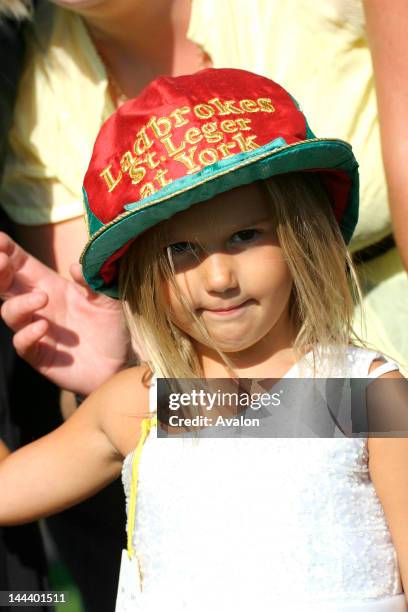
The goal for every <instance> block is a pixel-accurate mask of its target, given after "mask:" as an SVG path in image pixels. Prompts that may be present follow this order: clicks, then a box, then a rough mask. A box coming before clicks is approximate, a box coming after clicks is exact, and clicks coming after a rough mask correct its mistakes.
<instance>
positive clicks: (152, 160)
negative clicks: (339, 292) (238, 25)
mask: <svg viewBox="0 0 408 612" xmlns="http://www.w3.org/2000/svg"><path fill="white" fill-rule="evenodd" d="M295 171H314V172H318V173H319V176H320V177H321V180H322V182H323V184H324V186H325V188H326V190H327V192H328V194H329V197H330V200H331V202H332V205H333V210H334V214H335V216H336V219H337V221H338V223H339V225H340V228H341V231H342V234H343V237H344V240H345V242H346V243H348V242H349V240H350V238H351V236H352V233H353V231H354V228H355V225H356V223H357V219H358V164H357V161H356V159H355V157H354V155H353V152H352V149H351V146H350V145H349V144H348V143H346V142H344V141H342V140H339V139H336V138H316V137H315V136H314V134H313V132H312V131H311V129H310V128H309V126H308V123H307V121H306V118H305V116H304V115H303V113H302V111H301V110H300V108H299V106H298V104H297V103H296V101H295V100H294V99H293V98H292V96H291V95H290V94H289V93H288V92H287V91H286V90H285V89H283V87H281V86H280V85H278V84H277V83H275V82H273V81H271V80H270V79H267V78H265V77H262V76H259V75H256V74H253V73H251V72H247V71H245V70H237V69H230V68H228V69H227V68H225V69H224V68H220V69H215V68H209V69H206V70H202V71H200V72H197V73H196V74H192V75H186V76H179V77H167V76H164V77H160V78H158V79H156V80H154V81H153V82H152V83H150V85H148V86H147V87H146V88H145V89H144V90H143V91H142V92H141V94H140V95H139V96H138V97H137V98H134V99H132V100H129V101H128V102H126V103H125V104H123V105H122V106H121V107H120V108H119V109H118V110H117V111H116V112H115V113H114V114H113V115H111V117H110V118H109V119H108V120H107V121H106V122H105V123H104V124H103V126H102V128H101V130H100V132H99V135H98V137H97V139H96V142H95V146H94V149H93V153H92V157H91V161H90V163H89V167H88V170H87V172H86V175H85V179H84V186H83V196H84V204H85V210H86V218H87V225H88V232H89V241H88V243H87V244H86V246H85V248H84V251H83V253H82V255H81V259H80V261H81V263H82V266H83V271H84V276H85V278H86V280H87V282H88V284H89V285H90V286H91V287H92V288H93V289H94V290H95V291H97V292H100V293H104V294H106V295H109V296H111V297H118V287H117V277H118V267H119V260H120V258H121V257H122V255H123V254H124V252H125V251H126V249H127V248H128V247H129V246H130V244H131V243H132V241H133V240H134V239H135V238H136V237H137V236H140V234H142V233H143V232H145V231H146V230H147V229H149V228H150V227H152V226H154V225H156V224H157V223H159V222H160V221H163V220H164V219H168V218H169V217H172V216H173V215H175V214H176V213H178V212H180V211H182V210H185V209H187V208H189V207H190V206H192V205H193V204H197V203H198V202H203V201H204V200H208V199H210V198H212V197H214V196H215V195H217V194H219V193H222V192H225V191H228V190H230V189H233V188H234V187H238V186H240V185H245V184H247V183H252V182H254V181H257V180H260V179H266V178H269V177H272V176H274V175H276V174H284V173H288V172H295Z"/></svg>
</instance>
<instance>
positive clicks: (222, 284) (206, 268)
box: [201, 252, 238, 293]
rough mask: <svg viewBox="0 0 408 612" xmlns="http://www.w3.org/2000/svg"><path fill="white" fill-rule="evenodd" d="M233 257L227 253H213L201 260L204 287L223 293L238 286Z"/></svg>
mask: <svg viewBox="0 0 408 612" xmlns="http://www.w3.org/2000/svg"><path fill="white" fill-rule="evenodd" d="M232 259H233V258H232V257H231V256H230V255H228V254H226V253H220V252H217V253H211V254H210V255H207V256H206V257H205V258H204V260H203V261H202V262H201V266H202V276H203V278H202V280H203V285H204V288H205V289H206V290H207V291H209V292H211V291H216V292H217V293H223V292H224V291H227V290H228V289H234V288H235V287H237V286H238V279H237V275H236V270H235V266H234V262H233V261H232Z"/></svg>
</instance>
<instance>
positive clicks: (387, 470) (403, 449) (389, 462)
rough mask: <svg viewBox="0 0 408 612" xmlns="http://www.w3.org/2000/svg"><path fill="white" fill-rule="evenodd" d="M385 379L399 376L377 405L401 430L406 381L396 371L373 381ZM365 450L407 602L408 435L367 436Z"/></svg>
mask: <svg viewBox="0 0 408 612" xmlns="http://www.w3.org/2000/svg"><path fill="white" fill-rule="evenodd" d="M379 363H381V362H379ZM384 378H390V379H391V378H394V379H400V380H396V382H397V384H396V385H395V386H392V383H391V381H389V382H390V386H389V385H388V384H387V382H386V383H385V384H384V385H383V388H382V389H381V388H380V391H381V395H382V394H384V399H382V401H381V402H379V405H380V404H381V405H382V409H383V410H384V409H387V412H388V416H387V418H386V420H385V419H384V420H383V423H384V425H386V424H387V423H388V424H389V423H390V422H391V421H390V419H393V420H394V422H395V423H398V424H399V425H398V427H399V428H401V429H400V431H401V430H402V427H404V426H405V427H406V424H407V422H408V381H405V382H406V383H407V384H406V386H405V384H403V383H402V382H400V381H402V380H403V377H402V376H401V375H400V374H399V373H398V372H389V373H388V374H384V375H383V376H381V377H380V378H378V379H377V380H376V383H375V384H378V383H380V381H381V380H382V379H384ZM380 384H381V383H380ZM370 387H371V385H370ZM387 398H388V399H387ZM405 415H406V416H405ZM378 422H380V417H379V418H378ZM404 424H405V425H404ZM400 435H402V434H400ZM406 435H407V436H408V433H407V434H406ZM368 452H369V464H368V465H369V470H370V476H371V480H372V482H373V484H374V487H375V490H376V492H377V495H378V497H379V499H380V501H381V504H382V506H383V508H384V512H385V516H386V519H387V523H388V526H389V529H390V533H391V537H392V540H393V543H394V546H395V549H396V551H397V557H398V564H399V570H400V575H401V581H402V585H403V588H404V592H405V596H406V599H407V601H408V437H399V438H396V437H388V438H369V439H368Z"/></svg>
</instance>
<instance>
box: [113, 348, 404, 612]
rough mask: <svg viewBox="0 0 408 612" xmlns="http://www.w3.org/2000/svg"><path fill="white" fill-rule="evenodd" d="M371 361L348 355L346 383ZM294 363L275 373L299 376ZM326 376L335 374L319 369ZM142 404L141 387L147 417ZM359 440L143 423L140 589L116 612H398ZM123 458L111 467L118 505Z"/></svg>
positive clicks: (393, 567)
mask: <svg viewBox="0 0 408 612" xmlns="http://www.w3.org/2000/svg"><path fill="white" fill-rule="evenodd" d="M374 358H378V355H377V354H376V353H374V352H370V351H367V350H364V349H357V348H350V349H349V350H348V354H347V361H346V367H347V368H348V371H349V376H352V377H359V378H360V377H361V378H362V377H366V376H367V375H368V370H369V366H370V364H371V362H372V360H373V359H374ZM298 366H299V364H297V366H296V367H294V368H292V369H291V370H290V371H289V372H288V373H287V377H296V376H297V375H299V367H298ZM387 369H398V366H397V365H396V364H393V363H390V365H389V366H388V368H387ZM383 370H384V368H383V369H382V371H383ZM319 375H321V376H323V375H324V372H321V371H319ZM326 375H327V373H326ZM336 375H337V376H344V367H342V368H341V369H338V370H337V372H336V371H330V376H332V377H335V376H336ZM372 377H373V376H372ZM153 383H154V384H155V378H154V379H153ZM154 397H155V388H154V386H153V387H152V394H151V406H150V409H151V410H152V411H154V410H155V405H154ZM366 442H367V440H366V439H364V438H344V437H343V438H334V439H333V438H283V439H282V438H281V439H279V438H276V439H275V438H274V439H271V438H261V439H259V438H228V439H219V438H200V439H199V440H198V441H197V440H193V439H187V438H177V439H163V438H157V431H156V429H155V428H153V429H152V430H151V432H150V435H149V436H148V438H147V439H146V441H145V444H144V447H143V450H142V454H141V459H140V464H139V480H138V491H137V512H136V519H135V528H134V534H133V544H134V548H135V550H136V554H137V556H138V559H139V562H140V567H141V568H142V572H143V590H142V591H141V592H140V596H139V597H137V598H136V601H132V603H131V605H130V604H129V607H126V603H122V607H121V609H120V610H118V609H117V612H127V610H132V611H133V612H136V611H138V610H140V611H143V612H148V611H150V610H151V611H152V612H153V610H159V609H165V610H166V611H174V612H176V611H177V612H179V611H181V610H188V611H189V612H190V611H191V612H201V611H203V612H204V610H206V611H207V612H208V611H209V610H211V609H213V610H221V609H223V610H226V611H230V610H234V612H238V611H241V610H242V611H244V610H245V611H246V612H247V611H248V610H251V611H252V610H255V611H256V612H261V611H262V612H263V611H264V610H265V612H266V610H268V611H270V610H272V609H278V608H276V607H275V606H276V605H279V606H280V610H292V609H293V610H295V609H302V610H303V609H304V610H312V611H313V612H315V611H316V612H317V611H318V610H319V611H320V610H322V611H323V610H332V609H333V610H336V611H340V610H350V612H351V611H352V610H356V611H357V610H367V611H368V610H377V609H378V611H379V612H380V610H381V611H383V612H405V610H406V609H407V608H406V604H405V599H404V595H403V594H402V586H401V581H400V576H399V571H398V563H397V557H396V551H395V548H394V546H393V543H392V539H391V535H390V532H389V529H388V525H387V521H386V518H385V515H384V511H383V508H382V506H381V503H380V501H379V499H378V497H377V495H376V492H375V489H374V486H373V483H372V482H371V479H370V476H369V471H368V453H367V445H366ZM132 457H133V453H129V455H128V456H127V457H126V459H125V461H124V464H123V470H122V480H123V485H124V490H125V494H126V507H127V509H128V506H129V492H130V481H131V462H132ZM123 595H124V597H122V602H123V601H124V602H126V594H123ZM255 604H256V605H255ZM271 606H273V607H271ZM299 606H300V607H299ZM367 606H368V607H367Z"/></svg>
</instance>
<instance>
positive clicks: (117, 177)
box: [99, 98, 275, 198]
mask: <svg viewBox="0 0 408 612" xmlns="http://www.w3.org/2000/svg"><path fill="white" fill-rule="evenodd" d="M258 112H264V113H273V112H275V107H274V106H273V104H272V101H271V99H270V98H258V99H257V100H249V99H245V100H240V101H239V102H235V100H226V101H221V100H220V99H219V98H213V99H212V100H208V102H205V103H201V104H196V105H195V106H194V107H189V106H182V107H180V108H176V109H175V110H174V111H172V112H171V113H170V114H169V115H168V116H165V117H151V118H150V119H149V121H148V122H147V123H146V124H145V125H144V126H143V127H142V128H141V129H140V130H139V131H138V132H137V134H136V139H135V141H134V143H133V148H132V150H128V151H125V152H124V153H123V155H122V156H121V159H120V162H119V168H113V167H112V166H113V164H112V163H111V164H109V165H108V166H107V167H106V168H104V169H103V170H102V172H101V173H100V175H99V176H100V177H102V178H103V179H104V183H105V185H106V187H107V189H108V191H109V192H112V191H114V189H116V187H117V186H118V185H119V183H120V182H121V181H122V180H123V178H124V176H125V175H126V174H127V175H128V176H129V178H130V179H131V182H132V184H133V185H137V184H139V183H141V182H142V181H143V179H144V178H145V177H146V174H147V172H148V171H149V170H155V169H157V170H156V172H155V174H154V176H153V179H152V180H150V181H149V182H145V183H144V184H143V185H142V186H141V188H140V192H139V197H140V198H146V197H148V196H149V195H152V194H153V193H155V192H156V191H157V190H158V189H161V188H162V187H165V186H166V185H168V184H169V183H171V182H172V179H170V178H169V177H168V176H166V175H167V174H168V172H169V169H168V168H163V167H161V165H162V164H163V163H164V162H168V161H169V159H170V160H171V161H174V162H178V163H180V164H182V166H183V168H184V170H185V174H194V173H195V172H198V171H199V170H201V169H202V168H203V167H205V166H209V165H211V164H214V163H216V162H217V161H220V160H222V159H225V158H227V157H230V156H231V155H234V154H235V153H240V152H245V151H250V150H252V149H257V148H259V146H260V145H258V144H257V143H256V137H257V136H256V134H248V132H250V131H251V123H252V122H251V119H249V118H244V117H236V118H235V117H234V119H231V118H229V119H224V118H223V117H226V116H231V115H243V114H247V113H258ZM192 116H193V118H194V120H195V123H197V121H196V120H197V119H199V120H201V121H205V123H201V124H199V126H197V125H194V126H191V127H190V128H187V127H186V126H188V124H189V123H191V117H192ZM208 120H211V121H208ZM181 127H184V130H182V131H181V132H182V136H181V137H180V132H178V130H179V128H181ZM203 140H204V141H205V143H207V144H209V145H214V146H209V147H207V148H205V149H201V150H198V146H197V145H198V143H199V142H201V141H203ZM158 143H160V146H159V147H158V146H157V145H158ZM153 145H155V147H154V150H150V149H151V148H152V147H153Z"/></svg>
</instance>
